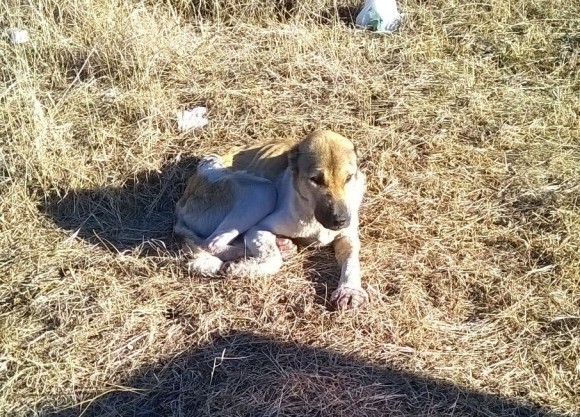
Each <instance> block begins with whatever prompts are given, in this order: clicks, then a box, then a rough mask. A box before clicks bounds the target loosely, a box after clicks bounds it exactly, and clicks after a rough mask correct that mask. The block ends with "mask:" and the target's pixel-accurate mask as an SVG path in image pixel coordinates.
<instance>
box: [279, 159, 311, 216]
mask: <svg viewBox="0 0 580 417" xmlns="http://www.w3.org/2000/svg"><path fill="white" fill-rule="evenodd" d="M278 189H279V190H280V192H279V193H278V196H279V197H281V198H282V200H281V201H280V203H281V206H283V207H284V209H285V210H287V211H288V214H290V215H291V216H292V217H294V218H296V219H300V220H301V221H304V220H307V219H311V218H312V219H314V209H313V208H312V206H311V205H310V204H309V203H308V201H307V200H306V198H305V197H304V196H302V195H301V194H300V192H299V190H298V189H297V188H296V186H295V179H294V173H293V172H292V170H291V169H290V168H287V169H286V170H285V171H284V174H283V175H282V177H281V178H280V184H279V188H278Z"/></svg>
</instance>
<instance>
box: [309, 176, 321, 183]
mask: <svg viewBox="0 0 580 417" xmlns="http://www.w3.org/2000/svg"><path fill="white" fill-rule="evenodd" d="M310 182H312V183H313V184H316V185H324V177H322V176H316V177H310Z"/></svg>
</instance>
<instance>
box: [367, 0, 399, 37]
mask: <svg viewBox="0 0 580 417" xmlns="http://www.w3.org/2000/svg"><path fill="white" fill-rule="evenodd" d="M400 24H401V14H400V13H399V10H398V9H397V1H396V0H365V3H364V5H363V7H362V10H361V11H360V13H359V14H358V15H357V17H356V25H357V26H360V27H363V28H366V29H371V30H374V31H377V32H382V33H391V32H394V31H395V30H397V29H398V28H399V26H400Z"/></svg>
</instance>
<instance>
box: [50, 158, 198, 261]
mask: <svg viewBox="0 0 580 417" xmlns="http://www.w3.org/2000/svg"><path fill="white" fill-rule="evenodd" d="M197 162H198V158H196V157H186V158H182V159H179V160H174V161H171V162H168V163H166V164H165V165H164V166H163V167H162V168H161V169H160V170H159V171H145V172H142V173H139V174H138V175H136V176H135V178H134V179H132V180H129V181H127V182H126V184H125V185H124V186H122V187H104V188H97V189H81V190H72V191H68V192H66V191H64V190H59V191H55V192H53V193H52V194H50V195H48V196H46V197H45V199H44V201H43V203H42V204H41V207H40V209H41V211H43V212H44V213H45V214H46V215H47V216H49V217H50V218H51V219H52V220H53V221H54V222H55V223H56V225H57V226H58V227H60V228H62V229H65V230H68V231H70V232H71V233H77V236H78V237H80V238H82V239H85V240H87V241H89V242H91V243H95V244H98V245H101V246H104V247H106V248H107V249H109V250H112V251H125V250H131V249H134V248H136V247H142V248H143V250H144V252H145V253H147V249H155V250H156V253H157V251H158V250H159V248H165V249H167V250H177V245H176V242H175V240H174V239H173V222H174V214H173V213H174V210H175V203H177V200H179V197H180V196H181V194H182V192H183V190H184V188H185V183H186V181H187V178H188V177H189V176H190V175H191V174H192V173H193V172H194V171H195V167H196V166H197Z"/></svg>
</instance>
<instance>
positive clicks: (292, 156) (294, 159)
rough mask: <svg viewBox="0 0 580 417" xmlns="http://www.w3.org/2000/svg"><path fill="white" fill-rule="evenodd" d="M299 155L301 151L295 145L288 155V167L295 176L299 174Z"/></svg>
mask: <svg viewBox="0 0 580 417" xmlns="http://www.w3.org/2000/svg"><path fill="white" fill-rule="evenodd" d="M298 155H300V149H299V148H298V145H294V146H293V147H292V149H290V152H289V153H288V166H289V167H290V169H291V170H292V174H294V175H296V174H298Z"/></svg>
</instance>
